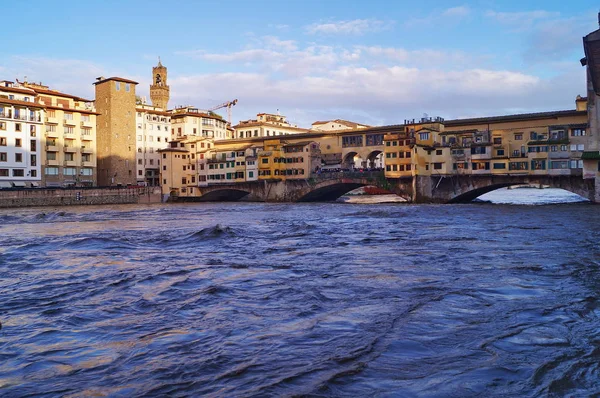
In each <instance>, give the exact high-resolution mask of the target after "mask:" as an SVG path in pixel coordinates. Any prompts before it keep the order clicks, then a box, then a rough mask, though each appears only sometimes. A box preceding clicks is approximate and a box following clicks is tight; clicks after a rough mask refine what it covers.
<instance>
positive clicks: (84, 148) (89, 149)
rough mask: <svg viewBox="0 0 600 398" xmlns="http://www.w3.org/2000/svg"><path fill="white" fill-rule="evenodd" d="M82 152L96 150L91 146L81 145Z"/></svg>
mask: <svg viewBox="0 0 600 398" xmlns="http://www.w3.org/2000/svg"><path fill="white" fill-rule="evenodd" d="M81 153H94V150H93V149H92V147H90V146H85V145H82V146H81Z"/></svg>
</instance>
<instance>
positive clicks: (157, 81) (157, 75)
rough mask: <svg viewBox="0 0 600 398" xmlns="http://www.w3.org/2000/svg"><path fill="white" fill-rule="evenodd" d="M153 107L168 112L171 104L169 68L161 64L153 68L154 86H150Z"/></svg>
mask: <svg viewBox="0 0 600 398" xmlns="http://www.w3.org/2000/svg"><path fill="white" fill-rule="evenodd" d="M150 100H151V101H152V105H154V106H157V107H159V108H162V109H164V110H165V111H166V110H167V104H168V103H169V86H168V85H167V68H166V67H164V66H163V65H162V64H161V63H160V57H159V58H158V65H156V66H155V67H153V68H152V84H151V85H150Z"/></svg>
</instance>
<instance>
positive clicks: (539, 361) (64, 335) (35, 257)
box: [0, 190, 600, 397]
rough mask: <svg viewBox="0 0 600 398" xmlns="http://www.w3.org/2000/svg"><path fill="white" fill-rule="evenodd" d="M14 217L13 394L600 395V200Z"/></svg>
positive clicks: (8, 255)
mask: <svg viewBox="0 0 600 398" xmlns="http://www.w3.org/2000/svg"><path fill="white" fill-rule="evenodd" d="M522 191H523V193H519V195H525V194H526V192H525V191H530V190H522ZM533 191H535V190H532V192H533ZM497 195H498V194H497ZM500 195H502V193H500ZM504 195H506V192H505V193H504ZM0 220H1V223H0V225H1V230H0V231H1V234H0V322H2V329H0V396H6V397H25V396H36V397H55V396H60V397H81V396H112V397H132V396H207V397H211V396H212V397H217V396H219V397H221V396H222V397H232V396H236V397H240V396H242V397H243V396H261V397H269V396H282V395H283V396H290V395H309V396H322V397H330V396H344V397H346V396H355V397H357V396H400V397H470V396H486V397H506V396H519V397H538V396H542V395H544V396H545V395H549V396H573V397H577V396H582V397H583V396H590V395H594V394H599V393H600V383H598V380H599V379H600V374H599V373H600V368H599V364H600V361H599V359H600V301H599V290H600V273H599V272H598V271H599V265H600V264H599V260H598V259H599V258H600V247H599V245H598V240H599V237H600V212H599V211H598V207H597V206H596V205H591V204H587V203H570V204H560V205H538V206H532V205H504V204H489V203H479V204H468V205H406V204H347V203H317V204H311V203H306V204H257V203H215V204H210V203H202V204H180V205H146V206H141V205H140V206H112V207H70V208H47V209H40V208H35V209H34V208H31V209H17V210H15V209H11V210H0Z"/></svg>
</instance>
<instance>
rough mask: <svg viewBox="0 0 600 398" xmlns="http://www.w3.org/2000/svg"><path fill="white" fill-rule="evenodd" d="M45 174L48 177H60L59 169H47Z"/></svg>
mask: <svg viewBox="0 0 600 398" xmlns="http://www.w3.org/2000/svg"><path fill="white" fill-rule="evenodd" d="M44 172H45V174H46V175H47V176H57V175H58V167H46V169H45V170H44Z"/></svg>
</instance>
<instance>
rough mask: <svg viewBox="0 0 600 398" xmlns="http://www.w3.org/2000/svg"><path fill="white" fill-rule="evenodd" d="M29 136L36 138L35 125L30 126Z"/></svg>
mask: <svg viewBox="0 0 600 398" xmlns="http://www.w3.org/2000/svg"><path fill="white" fill-rule="evenodd" d="M29 136H30V137H35V126H34V125H31V126H29Z"/></svg>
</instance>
